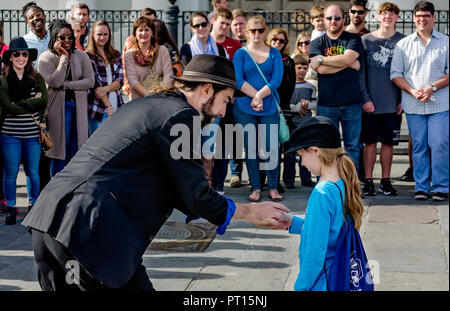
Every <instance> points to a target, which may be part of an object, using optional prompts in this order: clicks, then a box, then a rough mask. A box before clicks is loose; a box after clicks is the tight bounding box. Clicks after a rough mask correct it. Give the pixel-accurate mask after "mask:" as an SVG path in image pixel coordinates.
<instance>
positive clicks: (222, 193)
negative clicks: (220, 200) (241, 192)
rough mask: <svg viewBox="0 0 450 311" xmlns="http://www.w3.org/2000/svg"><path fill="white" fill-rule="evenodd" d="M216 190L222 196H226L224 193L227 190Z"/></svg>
mask: <svg viewBox="0 0 450 311" xmlns="http://www.w3.org/2000/svg"><path fill="white" fill-rule="evenodd" d="M216 192H217V193H218V194H220V195H221V196H224V195H225V191H217V190H216Z"/></svg>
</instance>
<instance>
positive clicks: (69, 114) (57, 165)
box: [50, 101, 78, 177]
mask: <svg viewBox="0 0 450 311" xmlns="http://www.w3.org/2000/svg"><path fill="white" fill-rule="evenodd" d="M64 131H65V134H66V137H65V142H66V158H65V159H64V160H60V159H52V161H51V163H50V174H51V175H52V177H53V176H55V175H56V174H57V173H58V172H60V171H62V169H63V168H64V167H65V166H66V164H67V163H69V161H70V159H72V158H73V156H74V155H75V153H77V151H78V134H77V118H76V104H75V103H74V102H71V101H66V103H65V105H64Z"/></svg>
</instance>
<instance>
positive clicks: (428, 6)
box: [414, 1, 434, 15]
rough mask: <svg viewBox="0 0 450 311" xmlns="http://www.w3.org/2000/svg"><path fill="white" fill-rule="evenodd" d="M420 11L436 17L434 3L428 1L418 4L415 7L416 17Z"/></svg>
mask: <svg viewBox="0 0 450 311" xmlns="http://www.w3.org/2000/svg"><path fill="white" fill-rule="evenodd" d="M418 11H422V12H430V13H431V15H434V5H433V3H431V2H428V1H420V2H417V3H416V5H415V6H414V15H416V13H417V12H418Z"/></svg>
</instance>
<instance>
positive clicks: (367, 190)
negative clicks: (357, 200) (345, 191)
mask: <svg viewBox="0 0 450 311" xmlns="http://www.w3.org/2000/svg"><path fill="white" fill-rule="evenodd" d="M362 193H363V195H364V196H368V197H374V196H376V195H377V193H376V191H375V185H374V184H373V179H372V178H367V179H366V180H364V187H363V191H362Z"/></svg>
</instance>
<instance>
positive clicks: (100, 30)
mask: <svg viewBox="0 0 450 311" xmlns="http://www.w3.org/2000/svg"><path fill="white" fill-rule="evenodd" d="M85 52H86V54H87V55H88V56H89V59H90V60H91V63H92V69H93V70H94V75H95V86H94V88H92V89H90V90H89V94H88V114H89V117H88V122H89V133H90V134H91V135H92V133H93V132H94V131H95V130H96V129H97V128H98V127H99V126H100V124H101V123H102V121H103V120H104V119H106V118H107V117H109V116H111V115H112V114H113V113H114V112H115V111H117V109H119V107H120V106H122V105H123V99H122V95H121V93H120V88H121V87H122V85H123V69H122V58H121V55H120V52H119V51H117V50H116V49H114V46H113V43H112V37H111V29H110V27H109V25H108V23H107V22H106V21H104V20H97V21H95V23H94V25H93V26H92V28H91V32H90V34H89V43H88V46H87V48H86V51H85Z"/></svg>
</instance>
